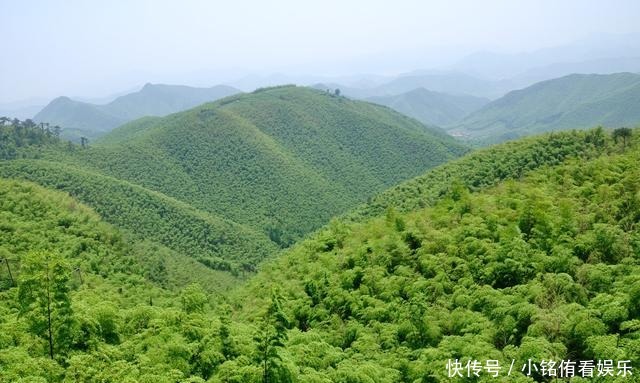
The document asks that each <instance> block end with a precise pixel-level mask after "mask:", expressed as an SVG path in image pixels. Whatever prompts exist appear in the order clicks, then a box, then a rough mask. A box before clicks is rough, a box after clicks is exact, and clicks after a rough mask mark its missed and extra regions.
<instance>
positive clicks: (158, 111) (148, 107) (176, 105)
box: [34, 84, 239, 139]
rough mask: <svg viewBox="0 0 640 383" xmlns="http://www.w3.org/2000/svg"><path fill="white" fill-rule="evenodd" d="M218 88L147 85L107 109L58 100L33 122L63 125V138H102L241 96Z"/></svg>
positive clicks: (68, 100)
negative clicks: (139, 121)
mask: <svg viewBox="0 0 640 383" xmlns="http://www.w3.org/2000/svg"><path fill="white" fill-rule="evenodd" d="M238 92H239V91H238V90H237V89H234V88H231V87H228V86H224V85H218V86H214V87H211V88H193V87H188V86H181V85H163V84H146V85H145V86H144V87H143V88H142V89H141V90H140V91H138V92H134V93H130V94H127V95H124V96H120V97H118V98H116V99H115V100H113V101H112V102H110V103H108V104H105V105H96V104H91V103H87V102H80V101H74V100H71V99H70V98H68V97H58V98H56V99H55V100H53V101H51V102H50V103H49V105H47V106H46V107H45V108H44V109H42V110H41V111H40V112H38V113H37V114H36V115H35V117H34V120H35V121H38V122H48V123H51V124H56V125H60V126H61V127H62V128H63V129H64V130H63V136H64V137H66V138H70V139H78V138H79V137H80V136H83V135H84V136H86V137H89V138H95V137H99V136H100V135H103V134H104V133H106V132H108V131H110V130H111V129H113V128H115V127H117V126H119V125H122V124H123V123H125V122H127V121H131V120H134V119H136V118H140V117H143V116H164V115H167V114H170V113H175V112H178V111H181V110H185V109H189V108H192V107H194V106H196V105H199V104H202V103H204V102H209V101H214V100H217V99H219V98H222V97H226V96H229V95H232V94H235V93H238Z"/></svg>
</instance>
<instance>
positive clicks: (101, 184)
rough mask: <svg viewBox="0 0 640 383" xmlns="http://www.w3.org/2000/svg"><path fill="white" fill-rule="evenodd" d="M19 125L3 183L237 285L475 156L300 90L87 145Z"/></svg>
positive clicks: (376, 111)
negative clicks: (331, 225)
mask: <svg viewBox="0 0 640 383" xmlns="http://www.w3.org/2000/svg"><path fill="white" fill-rule="evenodd" d="M5 123H7V122H5ZM23 125H24V124H22V123H21V125H19V126H17V127H14V126H13V125H12V123H8V125H6V126H3V128H2V129H3V130H2V136H1V137H4V138H3V140H4V141H7V142H9V141H11V142H12V143H15V145H14V144H12V145H7V146H6V153H4V151H3V158H4V159H9V160H11V161H0V177H5V178H18V179H23V180H29V181H32V182H36V183H38V184H40V185H43V186H45V187H48V188H53V189H58V190H63V191H65V192H67V193H69V194H70V195H71V196H73V197H74V198H76V199H77V200H79V201H80V202H82V203H85V204H87V205H89V206H91V207H92V208H93V209H95V211H96V212H97V213H98V214H100V215H101V216H102V217H103V219H104V220H105V221H107V222H109V223H111V224H113V225H115V226H116V227H118V228H119V229H122V230H126V231H127V232H128V233H130V234H131V235H133V236H134V237H135V238H137V240H147V241H151V242H152V243H155V244H159V245H162V246H164V247H167V248H169V249H171V250H173V251H174V252H176V253H177V254H179V256H180V257H182V258H183V259H184V258H185V257H191V258H192V259H194V260H196V261H198V262H200V263H201V264H202V265H205V266H206V267H208V268H210V269H214V270H221V271H226V272H229V273H231V274H232V275H233V276H237V277H241V276H243V275H245V274H246V273H248V272H249V273H250V272H253V271H255V268H256V266H257V265H258V264H259V262H261V261H262V260H264V259H265V258H267V257H268V256H269V255H272V254H274V253H275V252H276V251H277V250H278V247H286V246H289V245H290V244H292V243H293V242H295V241H296V240H298V239H300V238H302V237H303V236H304V235H306V234H307V233H309V232H311V231H313V230H315V229H317V228H319V227H321V226H322V225H323V224H325V223H326V222H328V221H329V219H330V218H331V217H333V216H335V215H336V214H341V213H344V212H346V211H347V210H348V209H349V208H352V207H354V206H356V205H358V204H359V203H362V202H364V201H365V200H366V198H367V197H369V196H372V195H374V194H375V193H377V192H379V191H382V190H383V189H385V188H387V187H389V186H391V185H393V184H394V183H397V182H399V181H401V180H404V179H407V178H410V177H412V176H415V175H417V174H419V173H421V172H423V171H424V170H425V169H428V168H429V167H432V166H435V165H437V164H440V163H442V162H444V161H446V160H448V159H450V158H454V157H456V156H458V155H460V154H461V153H463V152H464V151H465V150H466V149H465V148H464V147H462V146H461V145H459V144H457V143H456V142H454V141H453V140H452V139H451V138H450V137H447V136H446V135H445V134H444V133H443V132H441V131H432V130H429V129H427V128H425V127H424V126H423V125H421V124H420V123H418V122H417V121H415V120H412V119H410V118H407V117H404V116H402V115H400V114H398V113H395V112H393V111H391V110H389V109H388V108H385V107H379V106H374V105H371V104H368V103H363V102H355V101H350V100H347V99H345V98H343V97H339V96H335V95H328V94H325V93H323V92H318V91H314V90H310V89H305V88H296V87H292V86H284V87H276V88H265V89H261V90H259V91H257V92H255V93H254V94H250V95H240V96H232V97H228V98H225V99H223V100H220V101H218V102H216V103H212V104H206V105H203V106H201V107H198V108H195V109H192V110H190V111H186V112H183V113H178V114H174V115H171V116H168V117H165V118H158V117H146V118H143V119H139V120H137V121H135V122H131V123H129V124H126V125H125V126H123V127H120V128H118V129H115V130H114V131H113V132H112V133H111V134H109V135H108V136H106V137H105V138H104V139H102V140H101V141H100V142H97V143H89V144H88V145H87V144H86V142H83V144H82V145H80V146H79V145H75V144H72V143H62V142H60V141H59V140H58V138H57V136H55V135H54V136H52V135H51V134H50V133H48V131H47V130H46V129H44V128H39V127H37V126H28V127H23ZM43 129H44V130H43ZM14 136H15V137H14ZM12 137H13V138H12ZM25 137H30V138H29V139H26V138H25ZM16 145H18V146H16ZM4 148H5V146H3V149H4ZM186 279H187V280H188V279H189V278H186ZM196 279H197V278H196ZM223 279H224V280H228V279H229V278H228V277H227V278H223ZM225 284H226V282H225V283H222V285H225Z"/></svg>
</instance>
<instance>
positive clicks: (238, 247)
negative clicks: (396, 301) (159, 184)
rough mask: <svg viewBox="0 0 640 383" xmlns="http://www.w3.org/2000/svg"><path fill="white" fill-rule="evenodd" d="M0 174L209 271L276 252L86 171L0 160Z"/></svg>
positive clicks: (246, 264) (234, 268) (217, 221)
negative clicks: (58, 196) (48, 191)
mask: <svg viewBox="0 0 640 383" xmlns="http://www.w3.org/2000/svg"><path fill="white" fill-rule="evenodd" d="M0 177H4V178H12V179H20V180H28V181H33V182H36V183H38V184H40V185H42V186H45V187H48V188H54V189H58V190H62V191H65V192H67V193H69V194H70V195H71V196H73V197H74V198H76V199H77V200H79V201H80V202H83V203H85V204H87V205H89V206H91V207H92V208H93V209H94V210H95V211H96V212H97V213H99V214H100V215H101V216H102V217H103V218H104V219H105V220H106V221H107V222H109V223H111V224H113V225H114V226H116V227H118V228H120V229H123V230H125V231H127V232H129V233H131V234H132V235H133V236H134V237H135V238H138V239H139V240H149V241H153V242H155V243H158V244H162V245H164V246H166V247H168V248H170V249H172V250H174V251H176V252H178V253H179V254H182V255H186V256H190V257H192V258H194V259H195V260H197V261H199V262H201V263H202V264H204V265H206V266H208V267H210V268H212V269H215V270H222V271H227V272H232V273H233V274H236V275H237V274H238V273H240V272H242V271H245V270H247V269H249V270H251V269H252V268H253V267H254V266H255V265H256V264H257V263H258V262H259V261H260V260H263V259H265V258H266V257H267V256H269V255H271V254H273V253H274V252H275V250H276V246H275V245H274V244H273V243H271V241H269V239H268V238H267V237H266V236H265V235H264V234H261V233H258V232H256V231H255V230H252V229H249V228H247V227H244V226H242V225H238V224H236V223H233V222H229V221H228V220H225V219H223V218H220V217H216V216H214V215H211V214H208V213H205V212H202V211H198V210H197V209H194V208H193V207H191V206H189V205H187V204H185V203H183V202H180V201H177V200H175V199H173V198H170V197H167V196H165V195H162V194H161V193H158V192H154V191H151V190H148V189H145V188H143V187H140V186H138V185H133V184H131V183H129V182H126V181H122V180H117V179H114V178H112V177H108V176H104V175H102V174H100V173H97V172H92V171H88V170H86V169H82V168H78V167H74V166H69V165H64V164H59V163H53V162H50V161H43V160H13V161H0Z"/></svg>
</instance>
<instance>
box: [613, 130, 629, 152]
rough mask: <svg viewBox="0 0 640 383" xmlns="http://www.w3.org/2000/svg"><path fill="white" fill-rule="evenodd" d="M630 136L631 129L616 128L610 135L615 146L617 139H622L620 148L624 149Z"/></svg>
mask: <svg viewBox="0 0 640 383" xmlns="http://www.w3.org/2000/svg"><path fill="white" fill-rule="evenodd" d="M632 134H633V132H632V130H631V128H618V129H615V130H614V131H613V133H612V134H611V135H612V136H613V140H614V141H615V143H616V144H617V143H618V139H622V148H623V149H625V148H626V147H627V141H628V140H629V139H630V138H631V135H632Z"/></svg>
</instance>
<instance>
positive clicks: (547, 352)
mask: <svg viewBox="0 0 640 383" xmlns="http://www.w3.org/2000/svg"><path fill="white" fill-rule="evenodd" d="M637 136H638V134H637V131H618V132H616V133H615V134H611V135H610V134H604V132H603V131H602V130H593V131H589V132H580V133H565V134H559V135H554V136H551V137H550V136H546V137H542V138H539V139H537V142H538V143H537V144H536V143H535V140H529V141H526V142H524V143H522V144H521V145H522V147H521V148H522V149H525V150H527V151H528V152H527V153H528V154H527V155H524V156H523V157H522V158H525V157H527V156H532V157H531V158H535V157H536V156H537V155H538V154H539V153H538V152H537V151H536V150H535V148H540V147H542V145H545V146H546V147H547V148H553V147H556V148H559V147H561V146H567V149H566V150H562V151H559V152H562V153H565V154H562V155H559V154H556V155H555V156H550V157H549V158H548V159H547V160H546V161H547V162H548V163H549V165H553V166H539V165H538V166H537V167H538V169H537V170H533V171H530V172H527V174H526V175H524V176H522V177H520V176H519V175H518V174H515V173H513V174H511V175H510V176H509V177H510V178H514V177H518V178H519V179H517V180H507V181H503V182H497V179H495V178H493V179H491V180H490V181H487V182H486V183H483V184H482V185H475V187H474V188H473V190H470V189H469V188H468V187H466V186H465V184H464V183H463V182H462V181H461V180H465V179H467V178H466V177H465V174H463V169H464V167H462V166H461V165H460V163H462V162H463V161H464V160H459V161H458V162H457V164H458V165H456V167H454V168H453V169H457V171H458V173H457V174H456V175H457V177H452V178H451V182H450V183H449V186H448V187H446V188H445V189H444V190H445V191H444V193H443V194H441V195H439V196H438V197H437V198H433V199H432V201H431V202H429V206H427V207H424V208H420V207H414V208H409V207H408V206H407V207H406V208H404V209H403V211H399V209H394V208H391V207H390V208H387V209H386V212H384V213H383V214H381V215H379V216H376V217H373V218H371V219H368V220H365V221H362V222H348V221H345V220H342V221H340V220H335V221H333V222H332V223H331V224H330V225H328V226H327V227H325V228H324V229H322V230H320V231H318V232H317V233H316V234H314V235H313V236H311V237H310V238H308V239H306V240H304V241H302V242H300V243H298V244H296V245H294V246H293V247H292V248H290V249H288V250H286V251H285V252H284V253H282V254H281V255H280V256H279V257H278V258H277V259H274V260H272V261H269V262H268V263H267V264H266V265H264V266H263V267H262V270H261V271H260V273H259V274H258V275H257V276H255V277H254V278H253V279H252V280H250V282H249V283H248V284H247V285H246V286H244V287H241V288H240V289H239V290H237V291H236V292H235V293H233V294H230V295H228V296H227V297H225V298H212V297H210V296H209V295H208V293H207V292H206V291H205V290H204V289H203V288H202V287H200V286H199V285H197V284H192V285H188V286H186V287H185V286H181V287H179V288H176V286H172V285H171V284H167V283H166V281H167V280H168V278H162V275H163V274H164V273H165V272H167V273H168V272H170V269H169V268H166V269H163V267H162V266H158V265H157V261H159V260H160V259H161V258H160V257H158V256H156V252H158V249H154V248H153V245H150V244H144V243H143V244H138V243H135V242H132V241H134V238H131V237H128V236H127V235H126V234H122V233H120V232H119V231H117V230H116V229H115V228H113V227H112V226H110V225H108V224H106V223H103V222H101V220H100V218H99V217H98V216H97V214H96V213H94V212H93V211H91V210H90V209H89V208H87V207H85V206H83V205H82V204H79V203H77V202H76V201H75V200H73V199H72V198H70V197H69V196H67V195H63V194H61V193H60V192H54V191H50V190H46V189H43V188H42V187H40V186H37V185H35V184H31V183H26V182H24V181H6V180H0V201H1V202H0V217H2V219H1V220H0V223H1V226H0V233H2V236H0V252H1V253H0V255H1V256H2V257H3V258H8V259H11V260H12V262H10V263H9V266H10V267H12V269H11V270H12V276H9V273H8V269H6V268H2V269H0V281H1V282H2V283H1V284H0V313H1V315H0V371H2V374H0V382H13V381H20V379H22V381H34V382H39V381H48V382H95V381H104V382H116V381H117V382H148V381H153V382H160V383H163V382H205V381H208V382H394V383H395V382H446V381H452V380H455V379H451V378H449V377H448V376H447V370H446V363H447V361H448V360H449V359H453V358H457V359H461V360H463V361H464V360H466V359H467V358H471V359H478V360H486V359H497V360H499V361H500V362H501V365H503V366H508V365H509V364H510V363H511V360H516V363H517V364H516V366H517V368H516V370H515V371H514V373H513V375H512V376H511V377H510V378H509V379H508V381H521V382H526V381H532V380H531V379H533V380H534V381H545V379H544V378H542V377H541V376H540V375H539V374H537V373H535V372H534V375H533V376H532V377H531V378H527V377H525V376H524V375H523V373H522V372H521V366H523V365H524V364H525V363H526V362H527V361H528V360H529V359H533V360H534V361H538V362H539V361H540V360H541V359H555V360H560V359H565V360H566V359H571V360H581V359H614V360H630V361H632V362H634V361H637V360H639V359H640V354H639V351H638V350H640V326H639V325H638V319H637V318H638V317H639V316H640V279H639V275H640V258H639V254H640V236H639V234H638V222H640V199H639V196H640V171H639V170H638V167H637V163H638V161H640V147H639V143H638V138H637ZM553 137H556V138H555V139H554V138H553ZM613 137H616V138H617V142H616V141H614V138H613ZM622 137H625V140H624V141H623V139H622ZM512 145H513V144H509V145H504V146H501V147H498V148H496V150H494V151H493V152H492V151H485V152H481V153H485V154H487V155H490V156H494V157H489V158H494V159H496V158H497V156H499V155H500V153H502V155H503V156H505V158H507V159H512V160H513V161H517V160H518V157H517V156H514V155H513V154H506V153H509V152H508V151H506V149H502V150H504V151H502V152H501V150H500V149H499V148H509V147H510V148H511V149H515V148H514V146H512ZM583 149H589V150H587V152H589V153H588V154H585V155H582V156H577V155H578V154H579V153H581V152H582V151H583ZM536 153H537V154H536ZM551 158H555V161H557V162H556V163H551V162H552V160H551ZM476 159H477V158H476ZM29 161H33V160H29ZM25 162H28V161H24V160H23V161H16V162H15V163H25ZM34 162H35V161H34ZM494 165H495V166H496V167H498V168H500V166H505V165H503V163H502V162H500V161H498V162H497V163H494ZM489 168H490V166H488V165H486V167H485V168H484V169H485V170H484V171H488V169H489ZM533 168H534V166H532V167H530V169H533ZM474 170H475V169H474ZM477 174H480V173H477ZM488 174H492V173H491V172H489V173H488ZM470 179H473V174H471V178H470ZM412 182H415V180H414V181H410V184H411V183H412ZM443 182H444V181H443ZM496 182H497V183H496ZM434 190H435V189H434ZM391 195H393V194H388V198H390V196H391ZM395 195H396V196H397V198H403V197H402V194H395ZM425 195H428V193H427V194H425ZM389 206H403V205H402V204H400V203H396V204H389ZM168 251H170V250H160V252H168ZM154 263H156V265H155V266H151V265H153V264H154ZM149 264H151V265H149ZM3 266H4V265H3ZM174 280H175V279H174ZM163 281H165V282H163ZM163 285H164V286H163ZM43 291H44V292H47V291H48V292H49V293H50V294H49V296H48V297H47V294H45V293H43ZM47 307H48V308H47ZM49 318H50V319H51V320H50V321H49V320H48V319H49ZM634 367H635V365H634ZM503 376H504V375H503ZM504 379H506V377H505V378H503V380H504ZM463 380H464V379H459V381H463ZM492 380H495V379H494V378H491V377H489V376H488V375H483V376H482V377H481V378H479V379H476V381H479V382H482V381H487V382H488V381H492ZM606 381H608V380H606ZM610 381H637V376H636V374H635V370H634V375H633V376H632V377H627V378H624V379H623V378H621V377H618V380H615V379H611V380H610Z"/></svg>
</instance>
